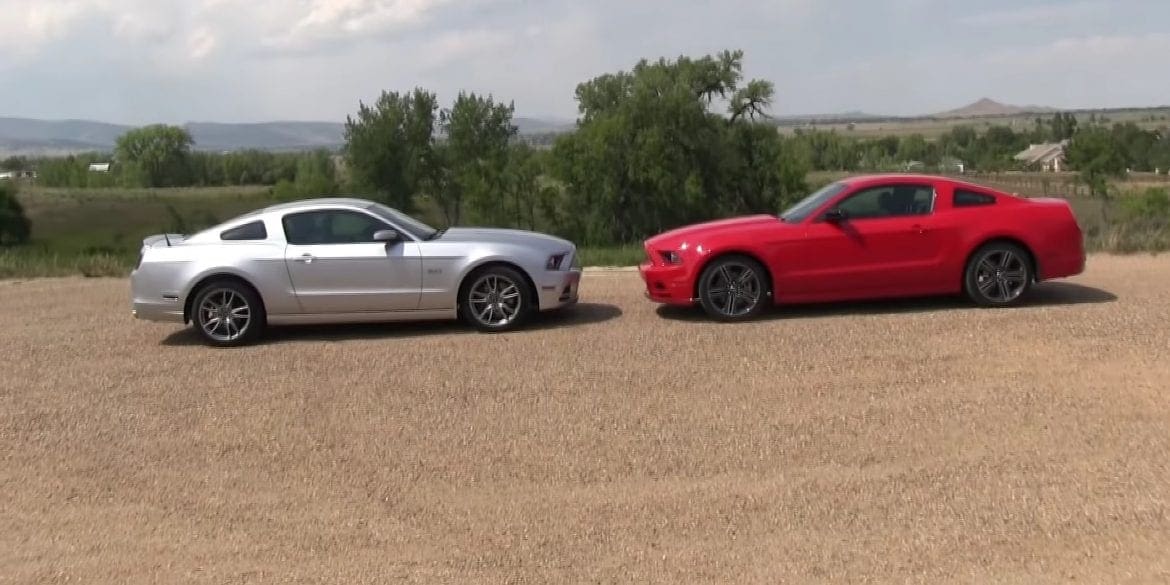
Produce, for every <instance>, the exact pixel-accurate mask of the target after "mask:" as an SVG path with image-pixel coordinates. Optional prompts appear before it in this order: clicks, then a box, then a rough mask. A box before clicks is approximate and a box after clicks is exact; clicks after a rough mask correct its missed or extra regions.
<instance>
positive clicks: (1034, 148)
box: [1014, 140, 1068, 173]
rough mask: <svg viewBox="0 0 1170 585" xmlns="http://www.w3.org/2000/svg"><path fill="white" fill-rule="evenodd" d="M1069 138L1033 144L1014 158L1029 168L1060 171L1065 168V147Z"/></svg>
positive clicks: (1053, 171) (1050, 171)
mask: <svg viewBox="0 0 1170 585" xmlns="http://www.w3.org/2000/svg"><path fill="white" fill-rule="evenodd" d="M1066 147H1068V140H1062V141H1060V142H1048V143H1044V144H1033V145H1031V146H1029V147H1028V149H1027V150H1025V151H1023V152H1021V153H1019V154H1017V155H1016V156H1015V157H1014V158H1015V159H1016V161H1018V162H1020V164H1021V166H1023V167H1024V168H1025V169H1027V170H1038V171H1043V172H1046V173H1059V172H1061V171H1063V170H1065V167H1066V165H1065V160H1064V149H1065V148H1066Z"/></svg>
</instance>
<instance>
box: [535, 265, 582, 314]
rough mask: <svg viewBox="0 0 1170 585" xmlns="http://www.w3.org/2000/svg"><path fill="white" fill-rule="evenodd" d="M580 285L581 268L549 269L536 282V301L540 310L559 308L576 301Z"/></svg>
mask: <svg viewBox="0 0 1170 585" xmlns="http://www.w3.org/2000/svg"><path fill="white" fill-rule="evenodd" d="M580 286H581V269H580V268H574V269H572V270H551V271H547V272H545V273H544V276H543V277H541V279H540V282H537V283H536V288H537V291H536V293H537V296H538V299H537V302H538V305H539V307H540V310H541V311H551V310H554V309H560V308H562V307H567V306H569V305H573V304H576V303H577V300H578V298H579V293H578V289H579V288H580Z"/></svg>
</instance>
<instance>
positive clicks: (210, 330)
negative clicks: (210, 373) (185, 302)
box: [191, 280, 265, 347]
mask: <svg viewBox="0 0 1170 585" xmlns="http://www.w3.org/2000/svg"><path fill="white" fill-rule="evenodd" d="M191 306H192V315H191V320H192V321H194V322H195V330H196V331H198V332H199V335H200V336H201V337H202V338H203V340H204V341H205V342H207V343H208V344H209V345H213V346H216V347H234V346H239V345H246V344H248V343H251V342H252V341H255V340H256V339H257V338H258V337H259V336H260V334H261V332H262V331H263V329H264V325H265V314H264V306H263V304H262V303H261V302H260V299H259V297H258V296H257V295H256V293H255V292H254V291H253V290H252V289H251V288H250V287H248V286H245V285H244V284H241V283H239V282H236V281H233V280H221V281H215V282H211V283H209V284H207V285H206V286H204V287H203V288H201V289H199V292H198V293H197V294H196V296H195V301H194V303H193V304H192V305H191Z"/></svg>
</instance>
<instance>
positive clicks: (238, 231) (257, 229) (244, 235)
mask: <svg viewBox="0 0 1170 585" xmlns="http://www.w3.org/2000/svg"><path fill="white" fill-rule="evenodd" d="M219 239H221V240H266V239H268V230H266V229H264V222H262V221H254V222H251V223H246V224H244V225H241V226H237V227H234V228H232V229H230V230H225V231H223V232H222V233H220V234H219Z"/></svg>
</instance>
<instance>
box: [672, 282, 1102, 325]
mask: <svg viewBox="0 0 1170 585" xmlns="http://www.w3.org/2000/svg"><path fill="white" fill-rule="evenodd" d="M1116 300H1117V295H1115V294H1113V293H1111V292H1108V291H1105V290H1101V289H1099V288H1094V287H1091V286H1085V285H1083V284H1075V283H1071V282H1044V283H1040V284H1038V285H1036V286H1035V287H1034V288H1033V289H1032V290H1031V291H1030V292H1029V294H1028V297H1027V298H1026V299H1024V301H1023V302H1021V303H1020V304H1018V305H1015V306H1013V307H1008V308H1007V310H1019V309H1027V308H1029V307H1046V306H1061V305H1083V304H1097V303H1111V302H1114V301H1116ZM974 307H975V305H974V304H973V303H972V302H971V301H970V300H968V299H967V298H966V297H965V296H962V295H953V296H935V297H914V298H906V299H888V300H873V301H847V302H839V303H815V304H800V305H787V306H781V307H775V308H773V309H771V310H768V311H765V312H764V314H763V315H760V319H762V320H768V319H811V318H817V317H831V316H839V315H881V314H898V313H928V312H933V311H946V310H954V309H971V308H974ZM657 312H658V315H659V316H661V317H663V318H666V319H672V320H678V321H710V320H711V319H710V318H709V317H708V316H707V314H706V313H704V312H703V309H702V308H700V307H698V306H696V307H675V306H671V305H662V306H660V307H658V309H657Z"/></svg>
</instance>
